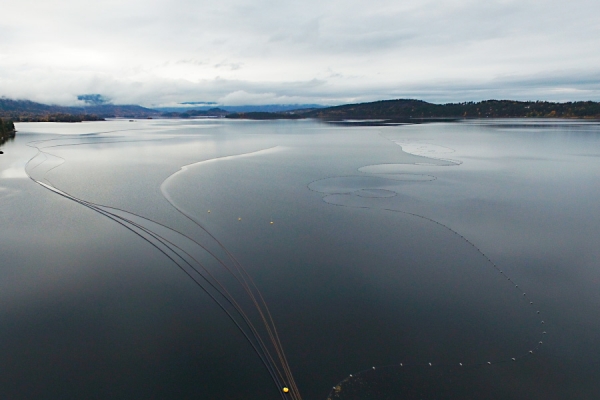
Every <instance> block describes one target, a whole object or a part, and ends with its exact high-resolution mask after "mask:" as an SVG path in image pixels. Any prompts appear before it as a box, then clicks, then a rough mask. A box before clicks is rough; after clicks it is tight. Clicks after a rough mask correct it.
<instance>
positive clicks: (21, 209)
mask: <svg viewBox="0 0 600 400" xmlns="http://www.w3.org/2000/svg"><path fill="white" fill-rule="evenodd" d="M17 128H18V130H19V132H20V134H19V136H18V137H17V139H16V140H15V141H13V142H9V143H6V144H5V145H4V146H5V147H6V149H7V150H10V151H7V152H6V153H7V154H5V155H3V158H2V159H1V160H0V161H1V164H0V176H1V177H2V179H1V180H0V202H2V206H3V210H5V211H4V212H3V213H2V214H1V223H2V226H3V227H6V229H3V230H2V234H1V235H2V236H1V237H0V239H1V240H2V243H3V249H6V250H3V258H4V260H3V263H2V265H3V266H2V268H1V269H0V274H1V278H2V279H0V289H2V290H0V296H1V297H2V302H1V303H0V304H2V305H3V306H2V308H1V309H0V312H1V313H2V318H3V320H4V321H5V323H4V324H2V327H1V328H0V335H1V337H2V341H1V343H3V346H4V347H3V354H4V357H5V360H6V362H5V364H6V365H10V369H9V370H7V371H6V373H5V374H3V375H2V378H0V380H1V381H2V383H1V384H0V388H1V389H0V392H2V394H3V395H4V396H5V397H9V398H32V397H34V398H35V397H42V398H46V397H60V398H64V397H76V398H82V397H83V398H86V397H100V398H107V397H111V398H112V397H117V398H148V397H160V398H177V399H179V398H187V397H201V398H217V397H219V398H232V399H234V398H239V399H249V398H255V399H267V398H278V397H279V398H300V397H302V398H305V399H325V398H331V399H333V398H336V399H337V398H339V399H364V398H378V399H385V398H390V399H395V398H407V399H411V398H415V399H417V398H419V399H421V398H449V399H454V398H456V399H459V398H474V397H478V398H514V399H519V398H523V399H529V398H548V399H554V398H556V399H559V398H568V397H573V393H574V392H573V390H574V389H573V388H574V387H577V388H578V389H577V390H578V392H577V394H576V395H574V396H575V397H578V396H579V397H580V398H590V396H591V397H593V396H592V393H596V392H597V391H598V389H599V387H598V384H597V382H598V380H597V377H598V370H597V364H596V361H595V359H594V357H593V354H595V352H596V351H598V350H600V349H598V348H597V346H598V345H597V343H596V341H595V338H594V334H593V332H595V331H596V330H597V329H598V328H600V326H598V324H599V323H598V322H597V320H596V319H594V318H591V317H590V316H591V315H593V312H594V310H595V309H596V308H597V307H598V306H599V305H600V295H599V294H598V292H597V290H596V287H597V283H598V282H600V271H599V270H598V269H597V265H596V261H595V260H597V257H598V256H599V255H600V254H598V251H599V250H598V248H597V246H596V243H595V242H596V240H595V238H597V237H598V233H600V232H599V231H598V229H599V228H598V227H599V226H600V224H598V222H600V221H598V218H599V217H598V216H599V215H600V213H598V211H600V210H599V207H600V206H599V205H598V203H597V202H596V201H593V199H595V198H597V195H598V190H599V189H598V187H600V185H598V183H600V182H599V180H600V179H599V178H600V172H599V171H600V168H598V165H596V164H597V163H598V162H599V161H598V160H600V158H599V157H597V156H598V155H597V154H596V153H597V152H598V151H597V149H598V148H600V147H598V144H599V143H598V142H599V141H600V136H599V135H598V133H599V132H598V126H597V125H595V124H593V123H582V122H576V123H573V124H569V123H561V124H558V125H557V124H546V123H545V122H543V121H536V122H535V123H534V124H533V125H532V124H531V122H530V121H523V123H521V122H520V121H518V120H516V121H515V120H511V121H510V124H507V123H505V122H503V121H491V122H488V121H473V122H461V123H439V124H428V125H402V126H371V127H368V126H350V125H348V124H347V125H341V126H339V125H338V126H329V125H323V124H319V123H316V122H311V121H268V122H255V121H252V122H244V121H212V120H211V121H136V122H134V123H129V122H125V121H108V122H94V123H86V124H74V125H69V124H44V123H40V124H19V126H18V127H17ZM449 157H451V158H449ZM25 172H26V173H25ZM27 176H30V177H31V178H32V180H30V179H8V178H17V177H21V178H22V177H27ZM35 182H37V183H38V185H36V183H35ZM574 193H576V194H577V195H576V196H573V194H574ZM546 331H547V334H546ZM540 342H543V345H542V344H541V343H540ZM284 353H285V354H284ZM64 382H70V384H68V385H66V384H65V383H64ZM294 382H295V383H294ZM296 384H297V388H298V389H297V390H296ZM284 387H286V388H289V389H290V390H289V391H287V392H284V391H283V388H284Z"/></svg>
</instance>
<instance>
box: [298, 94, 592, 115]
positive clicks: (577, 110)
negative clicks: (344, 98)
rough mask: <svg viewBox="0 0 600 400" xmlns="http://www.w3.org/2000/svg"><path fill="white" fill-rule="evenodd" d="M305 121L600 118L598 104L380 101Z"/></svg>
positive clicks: (325, 110) (330, 111)
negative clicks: (318, 119)
mask: <svg viewBox="0 0 600 400" xmlns="http://www.w3.org/2000/svg"><path fill="white" fill-rule="evenodd" d="M302 115H303V116H306V117H309V118H320V119H327V120H334V119H406V118H528V117H529V118H534V117H537V118H600V103H598V102H593V101H579V102H568V103H551V102H547V101H513V100H486V101H481V102H466V103H448V104H432V103H427V102H425V101H421V100H402V99H400V100H383V101H376V102H373V103H360V104H347V105H342V106H336V107H328V108H322V109H318V110H311V111H309V112H306V113H302Z"/></svg>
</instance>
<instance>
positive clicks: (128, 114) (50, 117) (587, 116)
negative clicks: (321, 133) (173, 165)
mask: <svg viewBox="0 0 600 400" xmlns="http://www.w3.org/2000/svg"><path fill="white" fill-rule="evenodd" d="M257 107H258V106H257ZM0 117H2V118H10V119H12V120H13V121H15V122H82V121H101V120H104V119H106V118H124V119H142V118H143V119H148V118H170V119H180V118H181V119H194V118H228V119H247V120H280V119H286V120H298V119H307V118H314V119H319V120H324V121H343V120H386V121H390V120H391V121H398V122H399V123H400V122H402V121H404V122H407V123H410V122H415V121H420V122H426V121H427V122H433V121H436V120H465V119H484V118H486V119H487V118H544V119H562V120H595V119H600V103H599V102H594V101H577V102H566V103H555V102H547V101H514V100H485V101H480V102H463V103H447V104H434V103H428V102H425V101H422V100H414V99H398V100H381V101H375V102H370V103H357V104H345V105H340V106H333V107H323V108H305V109H296V110H289V111H278V112H267V111H249V112H228V111H227V110H224V109H220V108H212V109H209V110H194V109H190V110H187V111H185V112H161V111H158V110H152V109H149V108H144V107H140V106H137V105H112V104H103V105H99V106H94V107H88V108H86V107H59V106H48V105H44V104H40V103H34V102H31V101H24V100H9V99H0Z"/></svg>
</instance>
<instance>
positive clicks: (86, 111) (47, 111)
mask: <svg viewBox="0 0 600 400" xmlns="http://www.w3.org/2000/svg"><path fill="white" fill-rule="evenodd" d="M158 114H159V112H158V111H156V110H151V109H149V108H144V107H141V106H137V105H114V104H101V105H90V106H85V107H63V106H55V105H47V104H41V103H36V102H33V101H29V100H11V99H6V98H0V117H3V118H11V119H12V120H13V121H78V120H79V121H82V120H98V119H103V118H113V117H122V118H147V117H151V116H155V115H158Z"/></svg>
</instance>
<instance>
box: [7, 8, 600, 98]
mask: <svg viewBox="0 0 600 400" xmlns="http://www.w3.org/2000/svg"><path fill="white" fill-rule="evenodd" d="M1 10H2V18H1V20H0V96H5V97H8V98H20V99H30V100H34V101H40V102H45V103H56V104H65V105H68V104H76V103H77V95H78V94H87V93H99V94H102V95H104V96H106V97H109V98H111V99H113V101H114V102H115V103H120V104H124V103H136V104H142V105H146V106H159V105H176V104H177V103H180V102H185V101H207V102H208V101H211V102H217V103H219V104H223V105H240V104H294V103H319V104H340V103H348V102H361V101H371V100H380V99H393V98H418V99H423V100H427V101H432V102H437V103H443V102H455V101H466V100H483V99H491V98H496V99H519V100H538V99H539V100H558V101H569V100H596V101H598V100H600V1H598V0H571V1H569V2H566V1H560V2H559V1H553V0H517V1H513V0H502V1H499V0H478V1H471V0H418V1H417V0H412V1H406V0H393V1H390V0H368V1H362V0H361V1H354V0H343V1H342V0H303V1H286V0H252V1H249V0H248V1H240V0H210V1H208V0H169V1H166V0H103V1H89V0H43V1H42V0H3V2H2V7H1Z"/></svg>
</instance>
